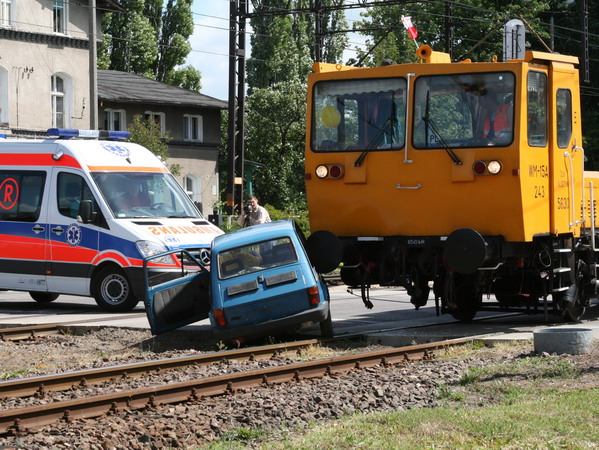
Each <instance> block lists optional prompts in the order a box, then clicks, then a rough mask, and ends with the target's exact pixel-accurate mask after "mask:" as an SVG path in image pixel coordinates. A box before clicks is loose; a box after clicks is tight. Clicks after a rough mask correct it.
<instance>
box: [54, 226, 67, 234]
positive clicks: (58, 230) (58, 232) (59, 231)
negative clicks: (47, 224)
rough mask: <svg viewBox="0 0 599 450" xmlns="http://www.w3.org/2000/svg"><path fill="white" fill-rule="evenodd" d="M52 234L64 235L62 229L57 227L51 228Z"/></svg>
mask: <svg viewBox="0 0 599 450" xmlns="http://www.w3.org/2000/svg"><path fill="white" fill-rule="evenodd" d="M52 233H56V234H58V235H61V234H62V233H64V229H63V228H62V227H61V226H60V225H59V226H57V227H54V228H52Z"/></svg>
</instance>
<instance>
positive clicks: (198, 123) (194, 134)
mask: <svg viewBox="0 0 599 450" xmlns="http://www.w3.org/2000/svg"><path fill="white" fill-rule="evenodd" d="M183 139H184V140H186V141H199V142H202V141H203V140H204V126H203V120H202V116H192V115H190V114H185V115H184V116H183Z"/></svg>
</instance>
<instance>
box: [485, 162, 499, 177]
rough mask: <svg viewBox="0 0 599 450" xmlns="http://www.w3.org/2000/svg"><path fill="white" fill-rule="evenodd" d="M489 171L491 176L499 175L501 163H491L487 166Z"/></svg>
mask: <svg viewBox="0 0 599 450" xmlns="http://www.w3.org/2000/svg"><path fill="white" fill-rule="evenodd" d="M487 170H488V171H489V173H490V174H491V175H497V174H498V173H499V172H501V163H500V162H499V161H489V164H487Z"/></svg>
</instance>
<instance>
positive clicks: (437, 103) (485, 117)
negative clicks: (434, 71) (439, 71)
mask: <svg viewBox="0 0 599 450" xmlns="http://www.w3.org/2000/svg"><path fill="white" fill-rule="evenodd" d="M514 86H515V77H514V74H513V73H511V72H494V73H467V74H454V75H444V76H438V75H435V76H422V77H419V78H418V79H417V80H416V83H415V92H414V117H413V124H412V126H413V143H414V147H416V148H418V149H442V148H448V147H451V148H460V147H487V146H499V147H502V146H507V145H510V144H511V143H512V140H513V134H514V133H513V131H514Z"/></svg>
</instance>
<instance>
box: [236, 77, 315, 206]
mask: <svg viewBox="0 0 599 450" xmlns="http://www.w3.org/2000/svg"><path fill="white" fill-rule="evenodd" d="M305 99H306V84H305V83H304V82H301V81H300V80H297V79H296V80H290V81H282V82H280V83H277V84H274V85H272V86H270V87H269V88H258V89H254V91H253V92H252V95H251V96H249V97H248V102H247V115H246V125H247V126H246V158H247V159H249V160H251V161H257V162H260V163H262V164H265V165H266V168H265V169H263V170H258V171H256V172H255V173H254V185H255V187H256V192H257V195H258V196H259V197H260V198H261V199H262V202H263V203H265V202H268V203H269V204H271V205H273V206H275V207H277V208H279V209H283V210H286V211H290V210H300V209H302V208H305V206H306V204H305V195H304V191H305V189H304V135H305V120H306V103H305Z"/></svg>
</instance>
